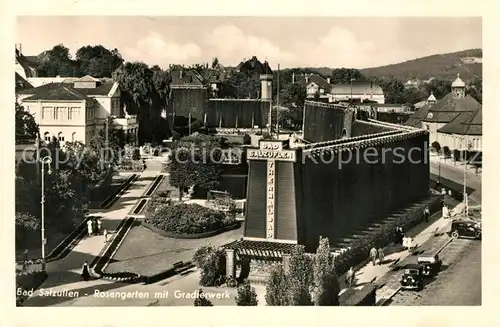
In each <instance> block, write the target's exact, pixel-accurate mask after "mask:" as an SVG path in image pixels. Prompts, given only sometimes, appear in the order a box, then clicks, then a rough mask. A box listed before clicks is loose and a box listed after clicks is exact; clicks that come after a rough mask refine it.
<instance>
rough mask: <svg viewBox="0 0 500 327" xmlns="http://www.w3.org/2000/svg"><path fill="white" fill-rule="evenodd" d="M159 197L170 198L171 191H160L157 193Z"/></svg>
mask: <svg viewBox="0 0 500 327" xmlns="http://www.w3.org/2000/svg"><path fill="white" fill-rule="evenodd" d="M156 195H157V196H159V197H160V198H169V197H170V191H160V192H157V193H156Z"/></svg>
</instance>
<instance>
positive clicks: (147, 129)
mask: <svg viewBox="0 0 500 327" xmlns="http://www.w3.org/2000/svg"><path fill="white" fill-rule="evenodd" d="M112 76H113V80H115V81H116V82H118V83H120V87H121V89H122V91H123V93H122V95H123V98H122V100H123V102H124V105H125V106H126V108H127V112H128V113H129V114H136V115H137V117H138V119H139V140H140V142H145V141H146V142H151V141H152V140H154V136H155V134H156V133H157V128H158V121H159V119H160V114H161V105H160V104H159V103H158V99H159V97H158V95H157V94H156V89H155V84H154V82H153V76H154V73H153V70H151V68H149V67H148V65H146V64H145V63H142V62H126V63H125V64H123V65H121V66H120V67H119V68H118V69H116V70H115V71H114V72H113V74H112Z"/></svg>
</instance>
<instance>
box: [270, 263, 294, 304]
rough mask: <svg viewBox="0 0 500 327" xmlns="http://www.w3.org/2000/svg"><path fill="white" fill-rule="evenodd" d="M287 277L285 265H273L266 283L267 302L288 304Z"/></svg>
mask: <svg viewBox="0 0 500 327" xmlns="http://www.w3.org/2000/svg"><path fill="white" fill-rule="evenodd" d="M287 284H288V281H287V277H286V275H285V270H284V269H283V265H275V266H273V267H272V269H271V272H270V274H269V277H268V279H267V283H266V296H265V298H266V303H267V305H272V306H284V305H288V297H287V293H286V289H287Z"/></svg>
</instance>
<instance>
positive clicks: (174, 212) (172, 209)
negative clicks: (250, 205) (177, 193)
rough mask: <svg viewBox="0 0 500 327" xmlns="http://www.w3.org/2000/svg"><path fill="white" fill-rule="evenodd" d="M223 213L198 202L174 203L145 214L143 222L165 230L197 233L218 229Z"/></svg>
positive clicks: (222, 219) (179, 232)
mask: <svg viewBox="0 0 500 327" xmlns="http://www.w3.org/2000/svg"><path fill="white" fill-rule="evenodd" d="M223 221H224V214H223V213H222V212H220V211H216V210H212V209H209V208H206V207H203V206H200V205H198V204H185V203H182V204H176V205H165V206H162V207H159V208H158V209H156V210H155V211H154V212H152V213H151V214H149V215H147V217H146V220H145V222H146V223H147V224H150V225H151V226H153V227H155V228H158V229H160V230H163V231H166V232H172V233H177V234H199V233H206V232H211V231H217V230H220V229H221V228H222V227H224V225H223Z"/></svg>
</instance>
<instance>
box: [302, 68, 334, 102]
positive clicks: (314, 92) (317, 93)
mask: <svg viewBox="0 0 500 327" xmlns="http://www.w3.org/2000/svg"><path fill="white" fill-rule="evenodd" d="M292 83H299V84H300V85H302V86H304V87H305V88H306V98H307V99H325V100H328V99H329V98H330V91H331V88H332V85H331V84H330V78H326V79H325V78H323V77H321V75H319V74H313V73H309V74H307V73H306V74H295V73H293V74H292Z"/></svg>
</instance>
